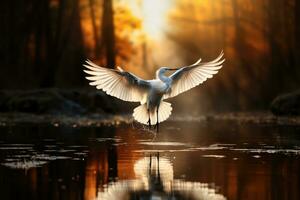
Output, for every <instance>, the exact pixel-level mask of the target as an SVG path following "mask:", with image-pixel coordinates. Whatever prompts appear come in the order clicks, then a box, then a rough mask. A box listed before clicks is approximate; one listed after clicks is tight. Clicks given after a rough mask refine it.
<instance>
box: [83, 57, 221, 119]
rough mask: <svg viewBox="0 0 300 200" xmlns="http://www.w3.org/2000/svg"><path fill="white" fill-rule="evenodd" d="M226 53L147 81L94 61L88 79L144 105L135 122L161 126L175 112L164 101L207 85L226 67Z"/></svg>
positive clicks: (89, 64)
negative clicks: (211, 59) (202, 84)
mask: <svg viewBox="0 0 300 200" xmlns="http://www.w3.org/2000/svg"><path fill="white" fill-rule="evenodd" d="M222 57H223V53H221V54H220V55H219V57H217V58H216V59H215V60H213V61H211V62H207V63H201V59H199V60H198V61H197V62H196V63H194V64H193V65H189V66H185V67H181V68H178V69H171V68H167V67H162V68H160V69H159V70H157V71H156V79H154V80H143V79H141V78H139V77H137V76H135V75H133V74H131V73H130V72H126V71H124V70H122V69H121V68H120V67H118V70H112V69H107V68H103V67H100V66H98V65H96V64H94V63H92V62H91V61H87V65H84V66H85V67H86V68H87V69H88V70H84V71H85V72H86V73H87V74H89V75H91V76H88V77H86V78H87V79H88V80H90V81H91V83H90V85H95V86H96V87H97V89H101V90H103V91H104V92H106V93H107V94H109V95H112V96H115V97H117V98H119V99H122V100H124V101H131V102H140V103H141V105H140V106H138V107H137V108H135V109H134V113H133V116H134V118H135V120H137V121H138V122H140V123H143V124H149V125H151V124H157V125H158V123H160V122H162V121H164V120H166V119H167V118H168V117H169V116H170V115H171V111H172V107H171V104H170V103H168V102H165V101H163V100H164V99H167V98H171V97H174V96H177V95H178V94H180V93H182V92H185V91H187V90H189V89H191V88H193V87H196V86H197V85H199V84H201V83H203V82H204V81H206V80H207V79H208V78H212V77H213V75H214V74H216V73H218V70H219V69H220V68H221V67H222V64H223V62H224V59H222ZM169 70H176V71H175V72H174V73H173V74H172V75H170V76H166V75H165V73H166V72H167V71H169Z"/></svg>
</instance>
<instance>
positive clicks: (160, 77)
mask: <svg viewBox="0 0 300 200" xmlns="http://www.w3.org/2000/svg"><path fill="white" fill-rule="evenodd" d="M156 78H158V79H159V80H161V81H162V82H164V83H167V82H169V77H167V76H165V75H164V74H163V73H158V74H157V76H156Z"/></svg>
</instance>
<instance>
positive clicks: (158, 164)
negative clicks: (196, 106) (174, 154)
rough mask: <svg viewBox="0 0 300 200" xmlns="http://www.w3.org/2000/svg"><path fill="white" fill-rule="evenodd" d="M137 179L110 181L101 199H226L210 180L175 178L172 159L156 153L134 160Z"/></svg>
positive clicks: (99, 196) (101, 193)
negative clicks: (210, 186)
mask: <svg viewBox="0 0 300 200" xmlns="http://www.w3.org/2000/svg"><path fill="white" fill-rule="evenodd" d="M134 172H135V176H136V177H137V179H135V180H126V181H118V182H114V183H111V184H109V186H108V187H107V188H106V189H105V190H104V191H102V192H99V193H98V197H97V198H98V199H101V200H119V199H122V200H123V199H124V200H131V199H134V200H136V199H145V200H150V199H162V200H169V199H172V200H181V199H190V200H206V199H207V200H208V199H210V200H225V199H226V198H225V197H224V196H223V195H221V194H216V191H215V189H213V188H209V187H208V184H205V183H199V182H186V181H183V180H176V179H175V180H174V177H173V166H172V163H171V162H170V161H169V160H168V159H166V158H161V157H159V154H158V153H157V154H156V156H151V155H150V157H145V158H142V159H140V160H138V161H137V162H136V163H135V164H134Z"/></svg>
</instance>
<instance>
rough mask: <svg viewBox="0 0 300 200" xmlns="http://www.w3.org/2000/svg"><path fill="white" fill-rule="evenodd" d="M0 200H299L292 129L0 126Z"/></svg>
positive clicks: (298, 143)
mask: <svg viewBox="0 0 300 200" xmlns="http://www.w3.org/2000/svg"><path fill="white" fill-rule="evenodd" d="M0 132H1V134H0V163H1V164H0V192H1V197H0V199H86V200H90V199H104V200H105V199H109V200H114V199H174V200H175V199H191V200H193V199H237V200H238V199H289V200H290V199H300V190H299V188H300V173H299V170H300V134H299V133H300V127H298V126H272V125H267V124H251V123H248V124H247V123H246V124H243V123H231V122H223V121H207V122H201V123H197V122H182V121H178V122H176V121H173V122H172V121H171V122H166V123H163V124H162V125H161V127H160V132H159V133H158V134H155V132H152V131H149V130H147V128H146V127H142V126H141V125H137V124H120V125H118V126H103V127H78V126H76V125H74V126H62V125H59V124H52V125H49V124H48V125H47V124H40V125H32V124H31V125H29V124H23V125H18V126H0Z"/></svg>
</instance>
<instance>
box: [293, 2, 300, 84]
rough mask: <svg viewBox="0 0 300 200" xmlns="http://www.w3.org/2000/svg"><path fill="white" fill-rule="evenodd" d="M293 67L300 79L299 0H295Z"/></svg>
mask: <svg viewBox="0 0 300 200" xmlns="http://www.w3.org/2000/svg"><path fill="white" fill-rule="evenodd" d="M294 56H295V67H296V71H297V80H300V0H296V2H295V53H294Z"/></svg>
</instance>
